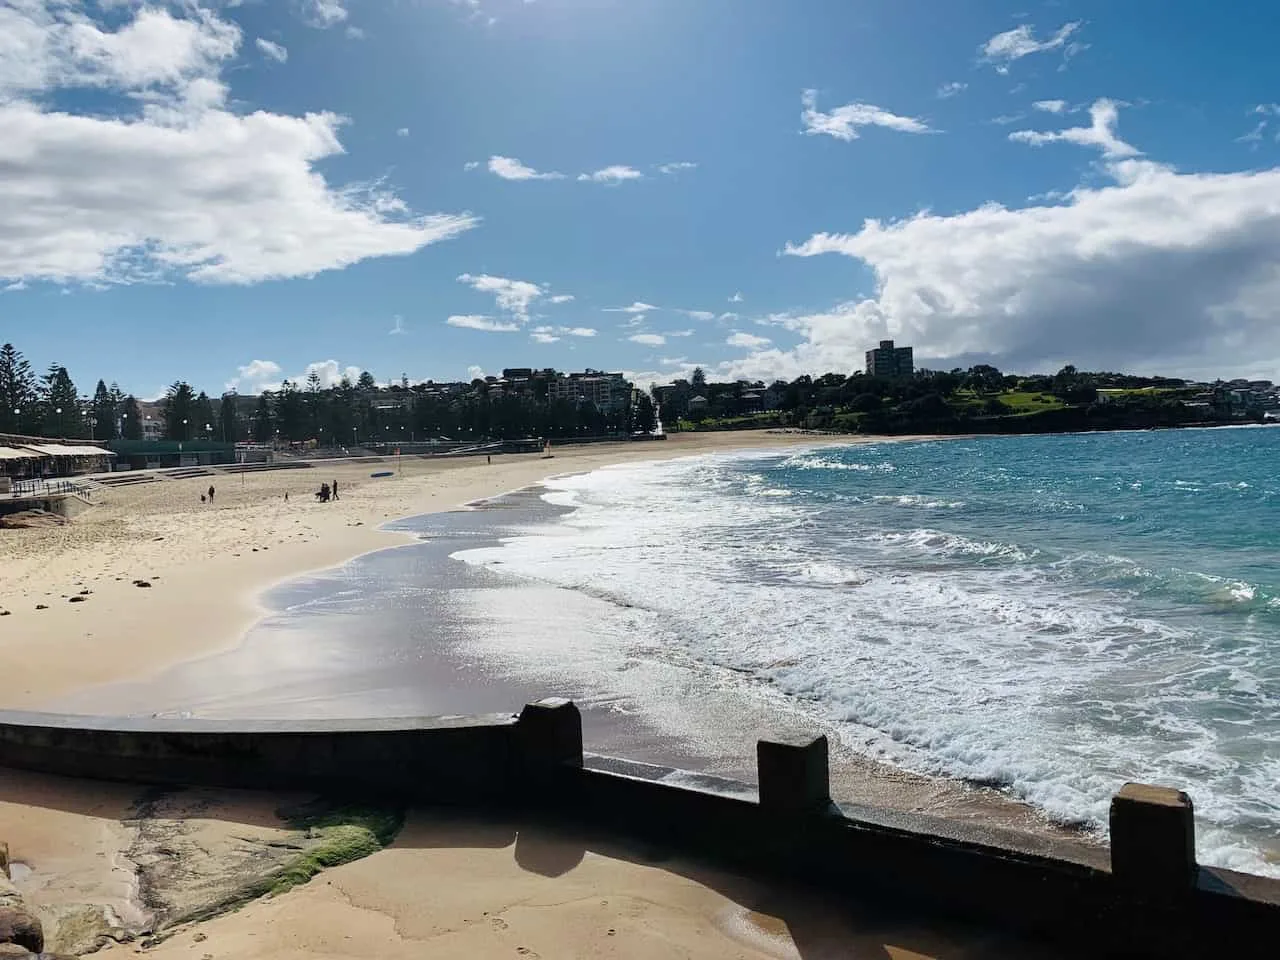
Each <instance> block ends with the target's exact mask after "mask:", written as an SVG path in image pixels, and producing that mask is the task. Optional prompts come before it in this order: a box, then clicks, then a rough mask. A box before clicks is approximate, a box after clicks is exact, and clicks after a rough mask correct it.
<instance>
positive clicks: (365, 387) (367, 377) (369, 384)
mask: <svg viewBox="0 0 1280 960" xmlns="http://www.w3.org/2000/svg"><path fill="white" fill-rule="evenodd" d="M356 389H358V390H359V391H360V392H361V393H369V392H371V391H373V390H377V389H378V381H376V380H374V379H373V374H372V373H370V372H369V371H368V370H366V371H365V372H364V373H362V374H360V379H359V380H357V381H356Z"/></svg>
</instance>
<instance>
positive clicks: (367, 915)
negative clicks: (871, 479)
mask: <svg viewBox="0 0 1280 960" xmlns="http://www.w3.org/2000/svg"><path fill="white" fill-rule="evenodd" d="M821 442H825V438H815V437H812V436H807V437H806V436H795V435H790V436H788V435H781V434H750V435H744V434H711V435H685V436H677V437H673V438H672V439H670V440H668V441H666V442H665V443H663V444H611V445H598V446H586V447H578V448H561V449H559V450H557V452H556V456H555V458H554V459H553V460H544V459H542V458H541V457H539V456H520V457H517V456H504V457H498V458H495V459H494V462H493V463H492V465H489V464H486V462H485V461H484V460H483V459H480V458H468V459H459V460H429V461H423V460H417V459H406V460H405V461H404V462H403V471H402V473H400V474H398V475H397V476H395V477H392V478H382V479H371V478H370V477H369V474H370V473H371V472H372V471H373V470H378V469H386V468H387V467H388V466H391V467H394V465H391V464H384V465H374V466H370V465H369V464H367V463H366V464H335V465H326V466H324V467H323V468H315V469H306V470H296V471H295V470H289V471H278V472H267V473H260V474H250V475H247V476H245V477H244V478H243V479H242V478H240V477H236V476H229V475H228V476H218V477H215V478H212V479H210V478H207V477H204V478H196V479H191V480H169V481H163V482H160V483H155V484H149V485H142V486H136V487H125V488H114V489H108V490H105V491H103V492H102V494H101V500H102V503H101V505H100V506H98V507H96V508H94V509H93V510H91V511H89V512H88V513H86V514H84V515H82V516H81V517H80V518H78V519H77V520H76V521H75V522H74V523H73V524H71V525H69V526H66V527H62V528H57V529H45V530H24V531H2V532H0V571H2V573H0V609H5V610H8V611H9V615H8V616H4V617H0V677H3V686H2V687H0V707H7V708H38V707H39V705H40V704H41V703H43V702H46V701H48V700H50V699H51V698H53V697H56V696H59V695H61V694H65V693H67V692H69V691H72V690H76V689H80V688H83V687H85V686H86V685H91V684H101V683H109V682H117V681H121V680H127V679H131V678H138V677H142V676H147V675H152V674H155V673H158V672H159V671H161V670H162V669H163V668H164V667H166V666H168V665H171V664H173V663H175V662H178V661H182V660H187V659H192V658H197V657H201V656H204V655H207V654H209V653H211V652H214V651H216V650H219V649H224V648H227V647H229V646H231V645H234V644H235V643H237V642H238V640H239V637H240V636H241V635H242V634H243V632H244V630H245V629H246V628H247V627H248V626H249V625H251V624H252V623H253V622H254V620H255V619H256V618H257V617H258V616H259V615H260V614H261V613H262V612H263V611H262V609H261V608H260V606H259V604H258V600H257V597H258V596H259V595H260V594H261V593H262V592H263V591H264V590H265V589H266V588H268V587H270V586H271V585H273V584H274V583H277V582H278V581H280V580H281V579H284V578H287V577H291V576H295V575H298V574H300V573H304V572H307V571H311V570H316V569H321V568H324V567H329V566H333V565H336V564H339V563H342V562H343V561H345V560H348V559H350V558H352V557H354V556H357V555H359V554H361V553H364V552H367V551H370V550H375V549H379V548H382V547H388V546H393V545H395V544H396V543H397V542H400V540H401V539H404V538H400V537H399V535H395V534H389V533H385V532H381V531H380V530H379V529H378V526H379V525H380V524H382V523H384V522H385V521H387V520H390V519H394V518H398V517H403V516H407V515H413V514H419V513H425V512H430V511H434V510H441V509H449V508H453V507H457V506H459V505H461V504H463V503H466V502H468V501H472V500H476V499H482V498H487V497H492V496H495V495H498V494H501V493H504V492H507V491H511V490H514V489H517V488H521V487H524V486H527V485H529V484H532V483H536V482H537V481H539V480H541V479H542V478H544V477H546V476H548V475H550V474H553V473H564V472H571V471H580V470H588V469H594V468H597V467H600V466H604V465H607V464H612V463H619V462H623V461H633V460H650V459H665V458H670V457H676V456H682V455H690V454H695V453H702V452H708V451H715V450H730V449H737V448H744V447H774V446H779V447H780V446H788V445H799V444H805V445H813V444H815V443H821ZM333 479H337V480H338V481H339V483H340V488H341V495H342V499H341V500H340V501H338V502H336V503H330V504H320V503H317V502H316V501H315V499H314V497H313V496H312V494H313V492H314V491H315V490H316V489H317V488H318V487H319V485H320V483H321V482H322V481H325V480H330V481H331V480H333ZM210 483H212V484H213V485H214V486H215V487H216V488H217V495H216V501H215V503H214V505H213V506H209V505H208V504H201V502H200V494H201V493H202V492H204V491H205V490H207V488H208V486H209V485H210ZM286 492H287V493H288V494H289V499H288V501H287V502H286V500H285V493H286ZM138 579H144V580H146V581H148V582H149V583H150V584H151V586H150V587H146V588H141V587H138V586H135V585H134V582H133V581H135V580H138ZM85 590H88V591H92V592H91V593H88V594H84V596H85V598H86V599H85V600H84V601H83V602H76V603H72V602H69V598H70V597H72V596H77V595H81V591H85ZM38 604H43V605H45V607H46V608H45V609H37V605H38ZM143 798H144V794H143V793H142V791H140V790H138V789H137V788H132V789H131V788H128V787H122V786H116V785H110V786H104V785H100V784H84V783H79V782H76V781H66V780H59V779H57V778H47V777H39V776H33V775H28V774H18V773H15V772H12V771H0V839H4V840H7V841H8V843H9V844H10V847H11V849H12V853H13V856H14V858H15V860H16V861H18V862H19V863H20V864H22V865H24V867H25V868H28V869H29V871H30V872H27V869H23V870H21V873H22V874H23V876H22V877H21V878H20V883H19V886H20V887H21V888H22V889H23V892H24V894H25V895H26V896H27V898H28V901H29V902H30V903H31V904H33V905H34V906H35V907H36V908H37V909H39V910H40V911H41V912H42V914H43V915H44V916H45V917H46V918H52V926H53V930H54V932H55V934H56V936H57V937H58V938H59V940H58V942H60V943H61V944H62V945H64V946H69V945H71V944H72V943H74V944H76V945H77V946H82V945H83V941H84V937H85V936H87V935H88V934H86V933H85V932H84V930H83V929H81V927H84V926H85V924H84V923H81V922H80V921H81V919H82V918H81V915H80V914H77V913H76V909H77V908H78V906H80V905H84V904H92V905H95V906H96V907H97V908H98V912H99V914H101V908H102V907H104V906H105V907H107V908H109V911H108V912H107V913H106V914H105V916H106V917H107V918H108V920H111V921H112V922H115V923H117V924H119V925H123V926H125V927H127V926H130V925H132V926H134V928H138V927H141V926H145V924H146V922H147V919H146V915H147V905H146V904H145V903H143V902H141V901H140V899H139V896H138V890H137V883H138V878H139V877H142V876H146V875H148V874H147V868H146V867H145V866H144V865H145V864H146V863H147V862H151V863H152V864H154V863H156V862H160V863H161V864H162V865H163V863H164V861H165V860H166V858H168V859H169V860H171V861H173V862H175V863H177V864H178V869H176V870H170V871H169V873H167V874H164V876H165V877H167V878H168V879H167V880H165V882H166V883H169V884H170V885H171V886H173V890H171V891H170V894H172V896H173V897H175V898H177V900H179V901H180V900H181V899H182V898H183V897H188V898H195V899H196V900H198V899H199V898H200V897H201V896H206V897H207V896H209V895H210V893H209V891H210V889H213V888H215V887H216V883H214V882H213V881H211V880H210V879H209V876H208V875H206V874H207V873H208V871H213V872H214V873H216V872H217V871H218V870H221V871H222V873H223V874H227V873H228V872H242V871H243V870H247V869H249V866H248V865H250V864H256V865H257V868H261V869H265V868H266V867H269V866H270V863H269V862H267V861H264V860H262V859H261V858H262V857H268V856H269V855H270V853H269V852H270V851H272V850H277V851H278V850H280V849H285V848H287V842H286V841H287V838H286V839H282V837H285V836H286V834H285V833H284V832H283V831H284V825H283V824H281V823H280V822H279V821H278V820H277V819H276V818H275V815H274V813H273V811H274V809H275V806H276V804H277V803H278V802H279V798H270V797H258V798H256V799H254V798H252V797H248V798H246V797H244V796H233V795H230V794H226V793H222V794H218V795H205V794H200V793H198V792H190V793H187V794H182V795H179V796H178V797H177V798H176V799H175V798H173V797H172V796H171V797H169V798H167V799H162V800H157V799H156V797H154V796H151V797H149V798H147V799H146V802H145V803H144V802H142V801H143ZM165 803H168V804H169V806H170V808H171V809H170V810H169V812H168V814H167V815H161V814H158V813H157V810H161V809H162V808H163V807H164V804H165ZM148 844H150V846H148ZM282 844H285V846H282ZM264 851H266V852H264ZM655 858H657V861H658V862H654V860H655ZM228 864H231V865H232V866H233V868H234V870H233V871H228V869H227V865H228ZM264 864H265V866H264ZM202 865H203V866H202ZM202 871H204V873H202ZM152 873H153V874H154V870H153V871H152ZM225 879H226V878H225V876H224V877H223V880H222V882H225ZM58 918H62V920H61V921H60V920H59V919H58ZM73 921H74V922H73ZM59 923H62V927H60V926H59ZM76 924H80V927H77V926H76ZM59 931H61V932H59ZM77 937H79V938H80V939H79V940H77V939H76V938H77ZM55 945H56V944H55ZM137 949H138V946H137V945H136V944H128V945H124V946H119V947H113V948H112V949H111V951H110V952H115V951H120V952H131V951H134V950H137ZM146 952H147V953H150V954H153V955H155V956H159V957H171V956H172V957H178V956H181V957H199V958H201V960H207V958H211V957H216V958H218V960H222V958H245V960H253V958H268V957H272V958H274V957H283V958H294V957H296V958H302V957H308V958H321V957H323V958H329V957H332V958H363V957H369V958H372V957H385V958H398V957H404V958H411V957H412V958H417V957H423V956H433V957H459V958H464V957H465V958H472V957H516V958H521V957H524V958H536V957H538V956H542V957H586V956H611V957H656V956H685V957H707V958H710V957H743V958H757V957H758V958H767V957H805V958H808V960H813V958H817V957H826V956H833V957H834V956H841V957H843V956H863V955H865V956H877V957H891V958H910V957H920V956H958V955H961V954H963V955H964V956H1001V955H1020V953H1019V951H1017V950H1013V951H1012V952H1006V949H1005V947H1004V946H998V945H997V944H996V943H995V942H993V941H992V940H991V939H990V938H986V937H982V938H980V939H978V940H974V939H973V934H967V935H964V934H958V933H956V932H955V931H951V932H949V933H948V932H945V931H939V930H938V929H937V928H936V927H932V926H929V925H921V924H920V923H919V922H918V921H904V920H900V919H899V920H890V919H887V918H886V917H885V916H884V915H883V913H877V914H873V915H860V914H858V913H856V912H851V911H850V909H849V908H847V907H840V908H836V907H835V906H832V905H829V904H823V903H822V902H820V901H818V900H815V899H814V898H813V897H812V896H804V895H802V894H797V893H796V892H794V891H792V892H790V893H783V892H780V891H779V890H778V889H777V888H775V887H770V886H769V885H766V884H761V883H758V882H754V881H749V880H745V879H742V878H736V877H732V876H729V875H727V874H723V873H717V872H715V871H710V870H705V869H702V868H695V867H693V866H691V865H689V864H684V863H680V862H678V861H674V860H667V859H665V858H664V857H663V855H662V854H660V853H657V852H654V851H643V850H642V851H636V850H634V849H626V848H624V847H620V846H617V845H611V844H609V843H606V842H601V841H600V840H599V838H596V839H595V840H592V839H590V838H583V837H578V836H573V835H570V834H566V833H563V832H556V831H552V830H549V829H548V828H545V827H530V826H528V825H523V826H521V825H516V824H511V823H495V822H492V821H490V822H487V823H477V822H474V821H466V820H455V821H445V820H442V819H441V816H440V815H439V814H438V813H434V814H427V813H418V814H412V815H411V816H410V820H409V823H408V825H407V826H406V828H405V830H404V831H403V832H402V833H401V835H400V836H399V838H398V839H397V841H396V842H395V844H394V845H393V846H392V847H390V848H388V849H386V850H384V851H382V852H380V853H377V854H374V855H373V856H371V857H368V858H366V859H364V860H362V861H359V862H356V863H352V864H348V865H346V866H343V867H339V868H336V869H333V870H329V871H326V872H324V873H323V874H321V876H320V877H318V878H317V879H315V880H313V881H312V882H311V883H310V884H308V885H306V886H304V887H301V888H298V889H295V890H293V891H291V892H289V893H288V894H285V895H283V896H280V897H277V898H270V899H266V900H261V901H257V902H254V903H251V904H249V905H248V906H246V907H244V908H243V909H242V910H240V911H239V912H236V913H232V914H228V915H225V916H222V917H219V918H217V919H214V920H211V921H207V922H205V923H203V924H200V925H199V926H198V928H192V929H188V930H184V931H183V932H182V933H181V934H179V935H178V936H176V937H174V938H172V939H169V940H167V941H165V942H163V943H160V944H158V945H155V946H154V947H153V948H150V949H147V950H146Z"/></svg>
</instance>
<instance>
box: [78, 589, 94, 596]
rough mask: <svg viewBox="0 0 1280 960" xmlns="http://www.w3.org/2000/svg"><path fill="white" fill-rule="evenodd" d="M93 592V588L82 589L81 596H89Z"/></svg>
mask: <svg viewBox="0 0 1280 960" xmlns="http://www.w3.org/2000/svg"><path fill="white" fill-rule="evenodd" d="M91 593H93V591H92V590H81V591H80V596H82V597H87V596H89V594H91Z"/></svg>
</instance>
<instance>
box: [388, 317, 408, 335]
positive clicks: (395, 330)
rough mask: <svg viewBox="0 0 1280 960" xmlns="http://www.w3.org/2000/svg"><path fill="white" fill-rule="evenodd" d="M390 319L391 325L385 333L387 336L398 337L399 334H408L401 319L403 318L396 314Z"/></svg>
mask: <svg viewBox="0 0 1280 960" xmlns="http://www.w3.org/2000/svg"><path fill="white" fill-rule="evenodd" d="M391 319H392V321H393V323H392V326H391V329H390V330H388V331H387V333H388V334H390V335H392V336H398V335H399V334H402V333H408V332H409V331H408V330H406V329H405V328H404V318H403V317H401V316H400V314H398V313H397V314H396V315H395V316H394V317H392V318H391Z"/></svg>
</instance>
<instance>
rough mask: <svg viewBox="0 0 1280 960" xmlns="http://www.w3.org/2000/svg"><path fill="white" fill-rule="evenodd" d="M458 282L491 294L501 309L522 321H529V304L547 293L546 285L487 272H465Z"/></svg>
mask: <svg viewBox="0 0 1280 960" xmlns="http://www.w3.org/2000/svg"><path fill="white" fill-rule="evenodd" d="M458 282H459V283H465V284H466V285H467V286H469V287H470V288H471V289H472V290H475V291H476V292H477V293H487V294H491V295H492V296H493V298H494V300H495V301H496V302H497V304H498V309H499V310H501V311H502V312H503V313H509V314H511V315H512V316H514V317H515V318H516V319H517V320H519V321H520V322H521V323H528V322H529V305H530V304H531V303H533V301H535V300H537V299H538V298H539V297H541V296H542V295H543V294H544V293H546V289H545V288H544V287H541V286H539V285H538V284H536V283H530V282H529V281H528V280H511V279H508V278H507V277H494V276H490V275H489V274H487V273H482V274H480V275H479V276H472V275H471V274H469V273H463V274H460V275H459V276H458Z"/></svg>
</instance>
